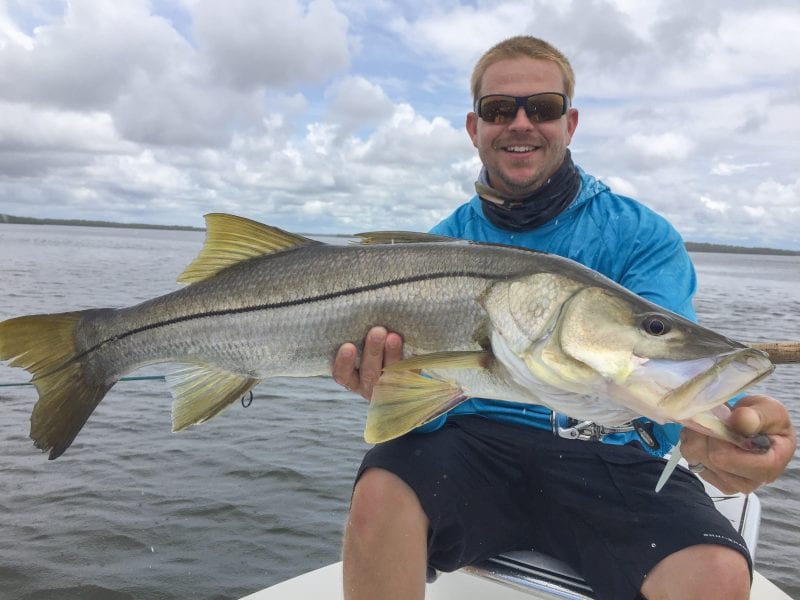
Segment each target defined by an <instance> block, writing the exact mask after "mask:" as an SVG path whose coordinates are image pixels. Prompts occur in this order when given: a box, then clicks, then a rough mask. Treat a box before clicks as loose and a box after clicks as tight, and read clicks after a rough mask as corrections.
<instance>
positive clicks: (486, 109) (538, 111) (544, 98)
mask: <svg viewBox="0 0 800 600" xmlns="http://www.w3.org/2000/svg"><path fill="white" fill-rule="evenodd" d="M520 108H524V109H525V114H526V115H527V116H528V118H529V119H530V120H531V121H533V122H535V123H542V122H544V121H555V120H556V119H560V118H561V117H562V115H565V114H567V109H568V108H569V98H567V96H566V95H565V94H559V93H558V92H544V93H541V94H531V95H530V96H506V95H504V94H491V95H489V96H483V97H482V98H479V99H478V101H477V102H475V112H476V113H477V114H478V116H479V117H480V118H481V119H483V120H484V121H486V122H487V123H494V124H496V125H506V124H508V123H511V121H513V120H514V119H516V118H517V111H519V109H520Z"/></svg>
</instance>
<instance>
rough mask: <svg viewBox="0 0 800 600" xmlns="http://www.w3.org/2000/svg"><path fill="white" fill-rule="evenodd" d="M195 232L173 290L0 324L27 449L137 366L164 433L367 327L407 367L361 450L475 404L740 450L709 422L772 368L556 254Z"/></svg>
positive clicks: (389, 377)
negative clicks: (157, 388)
mask: <svg viewBox="0 0 800 600" xmlns="http://www.w3.org/2000/svg"><path fill="white" fill-rule="evenodd" d="M206 222H207V224H208V230H207V233H206V243H205V245H204V246H203V248H202V249H201V252H200V254H199V255H198V257H197V258H196V259H195V260H194V261H193V262H192V263H191V264H190V265H189V266H188V267H187V268H186V270H185V271H184V272H183V274H181V276H180V277H179V281H180V282H182V283H188V284H189V285H187V286H186V287H184V288H182V289H179V290H176V291H175V292H172V293H170V294H165V295H163V296H160V297H158V298H153V299H151V300H148V301H146V302H143V303H140V304H137V305H135V306H131V307H127V308H119V309H112V308H106V309H90V310H86V311H79V312H72V313H55V314H46V315H29V316H23V317H17V318H15V319H9V320H7V321H3V322H2V323H0V360H6V361H10V364H11V366H16V367H22V368H25V369H27V370H28V371H30V372H31V373H32V375H33V379H32V380H33V382H34V384H35V385H36V388H37V391H38V394H39V399H38V401H37V403H36V405H35V407H34V410H33V414H32V417H31V437H32V438H33V440H34V443H35V444H36V445H37V447H39V448H41V449H43V450H49V451H50V458H51V459H53V458H56V457H58V456H60V455H61V454H62V453H63V452H64V451H65V450H66V449H67V448H68V447H69V446H70V444H71V443H72V441H73V440H74V438H75V436H76V435H77V434H78V432H79V431H80V430H81V428H82V427H83V425H84V423H85V422H86V420H87V419H88V418H89V416H90V415H91V413H92V411H93V410H94V408H95V407H96V406H97V404H98V403H99V402H100V401H101V400H102V398H103V397H104V396H105V394H106V393H107V392H108V390H109V389H110V388H111V387H112V386H113V385H114V383H115V382H116V381H117V380H118V379H119V378H120V377H121V376H123V375H125V374H127V373H129V372H131V371H133V370H136V369H138V368H140V367H142V366H145V365H148V364H154V363H163V362H169V363H178V364H179V365H181V368H180V370H178V371H176V372H175V373H171V374H170V375H168V376H167V384H168V386H169V388H170V392H171V393H172V395H173V397H174V403H173V414H172V421H173V423H172V426H173V430H180V429H183V428H185V427H188V426H189V425H193V424H196V423H202V422H204V421H206V420H208V419H210V418H212V417H213V416H214V415H216V414H218V413H219V412H220V411H222V410H224V409H225V408H226V407H227V406H229V405H230V404H231V403H233V402H235V401H236V400H238V398H240V397H241V396H242V395H243V394H245V393H247V392H248V391H249V390H251V389H252V388H253V387H254V386H255V385H256V384H257V383H258V382H259V381H261V380H262V379H265V378H267V377H273V376H278V375H284V376H301V377H302V376H313V375H324V374H328V373H329V371H330V367H331V364H332V361H333V358H334V356H335V353H336V350H337V348H338V347H339V346H340V345H341V344H342V343H343V342H345V341H352V342H354V343H356V344H357V345H358V344H360V343H361V340H362V339H363V338H364V336H365V335H366V333H367V332H368V331H369V329H370V328H371V327H373V326H375V325H382V326H384V327H386V328H387V329H389V330H393V331H397V332H399V333H401V334H402V335H403V338H404V341H405V343H406V350H407V354H408V355H409V356H408V358H407V359H406V360H404V361H401V362H400V363H397V364H394V365H392V366H391V367H389V368H387V369H386V370H385V373H384V374H383V376H382V377H381V379H380V380H379V382H378V384H377V386H376V387H375V392H374V394H373V398H372V402H371V403H370V405H369V410H368V415H367V424H366V429H365V438H366V439H367V440H368V441H371V442H381V441H385V440H388V439H392V438H393V437H397V436H399V435H402V434H403V433H406V432H407V431H410V430H411V429H413V428H414V427H416V426H419V425H421V424H423V423H425V422H428V421H430V420H431V419H433V418H436V417H437V416H438V415H440V414H442V413H444V412H446V411H447V410H449V409H450V408H452V407H453V406H455V405H457V404H458V403H459V402H462V401H463V400H465V399H466V398H468V397H473V396H476V395H479V396H483V397H489V398H496V399H499V400H511V401H515V402H524V403H530V404H544V405H546V406H548V407H550V408H551V409H553V410H555V411H559V412H562V413H564V414H567V415H571V416H576V417H583V418H588V419H592V420H595V421H597V422H598V423H600V424H618V423H619V422H620V421H622V420H628V419H630V418H633V417H635V416H637V415H643V416H646V417H648V418H650V419H652V420H654V421H657V422H660V423H663V422H667V421H670V420H674V421H678V422H681V423H683V424H684V425H686V426H690V427H695V428H698V429H701V430H703V431H711V432H712V433H713V434H714V435H717V436H718V437H721V438H722V439H727V440H730V441H733V442H734V443H739V444H740V445H742V446H743V447H744V446H745V444H744V442H745V440H742V439H741V437H740V436H739V437H737V435H736V434H735V433H734V432H732V431H731V430H729V429H728V428H727V426H726V425H725V424H724V422H723V420H721V419H720V417H719V415H718V412H719V410H720V408H724V406H721V405H724V402H725V401H726V400H728V399H729V398H730V397H732V396H733V395H735V394H736V393H738V392H739V391H741V390H743V389H745V388H746V387H747V386H749V385H752V384H753V383H755V382H756V381H758V380H760V379H761V378H763V377H765V376H766V375H768V374H769V373H770V372H771V370H772V364H771V363H770V362H769V360H768V359H767V357H766V355H765V354H764V353H762V352H760V351H757V350H754V349H752V348H748V347H746V346H744V345H743V344H740V343H738V342H734V341H732V340H729V339H727V338H725V337H724V336H721V335H719V334H717V333H715V332H713V331H710V330H708V329H706V328H703V327H700V326H699V325H697V324H695V323H692V322H690V321H688V320H686V319H684V318H683V317H680V316H679V315H676V314H674V313H671V312H669V311H667V310H665V309H663V308H661V307H659V306H656V305H655V304H653V303H651V302H648V301H646V300H644V299H643V298H640V297H638V296H636V295H635V294H633V293H631V292H630V291H628V290H626V289H624V288H622V287H621V286H619V285H618V284H616V283H614V282H612V281H610V280H609V279H607V278H605V277H603V276H602V275H601V274H599V273H596V272H594V271H592V270H590V269H587V268H586V267H583V266H581V265H579V264H577V263H575V262H573V261H571V260H568V259H565V258H562V257H558V256H553V255H548V254H542V253H538V252H533V251H530V250H526V249H522V248H513V247H506V246H495V245H488V244H475V243H465V242H459V241H452V240H447V241H445V240H446V238H439V237H437V236H427V235H424V234H413V233H405V232H394V233H392V234H391V235H389V234H387V233H383V234H382V233H375V234H365V235H364V237H363V242H364V243H363V244H362V245H357V246H353V245H349V246H335V245H327V244H321V243H319V242H314V241H312V240H310V239H308V238H305V237H303V236H299V235H295V234H292V233H289V232H285V231H282V230H280V229H277V228H274V227H270V226H267V225H263V224H260V223H256V222H254V221H249V220H247V219H243V218H241V217H235V216H232V215H217V214H212V215H207V216H206ZM395 238H397V239H400V240H403V241H404V242H407V243H399V244H396V243H393V242H394V239H395ZM420 371H424V372H425V373H426V376H422V375H420Z"/></svg>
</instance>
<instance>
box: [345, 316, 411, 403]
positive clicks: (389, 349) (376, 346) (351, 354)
mask: <svg viewBox="0 0 800 600" xmlns="http://www.w3.org/2000/svg"><path fill="white" fill-rule="evenodd" d="M402 358H403V338H402V337H401V336H400V335H399V334H397V333H394V332H389V331H387V330H386V328H384V327H373V328H372V329H370V331H369V332H368V333H367V337H366V338H365V339H364V349H363V351H362V353H361V361H360V364H359V360H358V350H357V348H356V346H355V345H354V344H352V343H349V342H348V343H345V344H342V345H341V346H340V347H339V350H338V352H337V353H336V358H335V360H334V363H333V369H332V371H331V374H332V375H333V379H334V381H336V383H338V384H339V385H343V386H344V387H346V388H347V389H349V390H351V391H354V392H356V393H358V394H361V395H362V396H363V397H364V398H366V399H367V400H369V399H370V398H371V397H372V390H373V388H374V387H375V384H376V383H377V381H378V379H379V378H380V376H381V372H382V370H383V367H384V366H385V365H388V364H391V363H394V362H397V361H399V360H401V359H402Z"/></svg>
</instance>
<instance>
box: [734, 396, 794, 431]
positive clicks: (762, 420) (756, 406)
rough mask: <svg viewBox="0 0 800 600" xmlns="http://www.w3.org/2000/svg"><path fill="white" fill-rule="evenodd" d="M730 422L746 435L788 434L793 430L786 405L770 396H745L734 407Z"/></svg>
mask: <svg viewBox="0 0 800 600" xmlns="http://www.w3.org/2000/svg"><path fill="white" fill-rule="evenodd" d="M728 424H729V425H730V426H731V427H732V428H733V429H735V430H736V431H738V432H740V433H742V434H744V435H755V434H757V433H764V434H766V435H788V434H789V433H790V432H791V430H792V423H791V421H790V420H789V412H788V411H787V410H786V407H785V406H784V405H783V404H781V403H780V402H778V401H777V400H775V399H774V398H770V397H769V396H760V395H759V396H755V395H754V396H745V397H744V398H742V399H741V400H739V402H737V403H736V406H735V407H734V408H733V411H732V413H731V417H730V420H729V422H728Z"/></svg>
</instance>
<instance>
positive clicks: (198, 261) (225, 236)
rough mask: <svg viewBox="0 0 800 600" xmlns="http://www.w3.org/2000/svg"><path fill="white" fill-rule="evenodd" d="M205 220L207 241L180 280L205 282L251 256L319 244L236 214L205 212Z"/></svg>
mask: <svg viewBox="0 0 800 600" xmlns="http://www.w3.org/2000/svg"><path fill="white" fill-rule="evenodd" d="M205 220H206V241H205V244H203V248H202V249H201V250H200V254H198V255H197V258H195V259H194V260H193V261H192V262H191V263H190V264H189V266H188V267H186V269H185V270H184V271H183V273H181V275H180V276H179V277H178V283H196V282H198V281H204V280H206V279H210V278H211V277H213V276H214V275H216V274H217V273H219V272H220V271H222V270H223V269H226V268H227V267H230V266H232V265H235V264H236V263H240V262H242V261H245V260H248V259H250V258H255V257H257V256H263V255H265V254H273V253H275V252H282V251H284V250H291V249H292V248H298V247H300V246H308V245H310V244H319V243H320V242H317V241H315V240H312V239H309V238H307V237H304V236H302V235H297V234H295V233H289V232H288V231H284V230H283V229H278V228H277V227H271V226H270V225H264V224H263V223H259V222H257V221H251V220H250V219H245V218H244V217H237V216H235V215H226V214H222V213H210V214H207V215H205Z"/></svg>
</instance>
